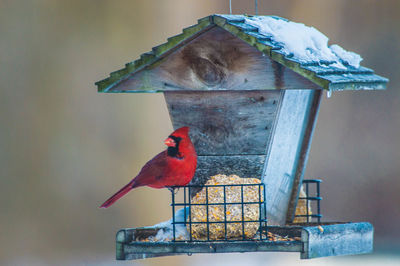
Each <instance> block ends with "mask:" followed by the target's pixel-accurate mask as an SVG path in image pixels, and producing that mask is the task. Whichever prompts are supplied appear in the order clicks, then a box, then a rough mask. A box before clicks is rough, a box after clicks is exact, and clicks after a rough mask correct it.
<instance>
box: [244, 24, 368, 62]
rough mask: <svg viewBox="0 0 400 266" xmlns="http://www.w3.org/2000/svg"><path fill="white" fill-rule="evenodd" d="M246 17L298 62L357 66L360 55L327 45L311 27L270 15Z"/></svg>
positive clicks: (324, 39)
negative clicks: (324, 62)
mask: <svg viewBox="0 0 400 266" xmlns="http://www.w3.org/2000/svg"><path fill="white" fill-rule="evenodd" d="M245 20H246V23H247V24H250V25H252V26H254V27H256V28H258V31H259V32H260V33H261V34H263V35H266V36H267V37H270V38H271V40H272V41H273V42H277V43H279V44H280V46H282V51H283V52H284V53H285V55H292V56H293V57H294V58H295V59H297V60H299V61H302V62H304V63H309V62H315V61H317V62H318V61H331V62H335V66H336V67H338V68H346V67H345V66H344V65H343V63H347V64H349V65H351V66H353V67H355V68H358V67H360V62H361V60H362V58H361V56H360V55H358V54H356V53H353V52H349V51H346V50H344V49H343V48H342V47H340V46H339V45H337V44H335V45H331V46H328V41H329V38H328V37H326V36H325V35H324V34H322V33H321V32H319V31H318V30H317V29H315V28H314V27H308V26H306V25H304V24H302V23H296V22H292V21H288V20H285V19H282V18H277V17H271V16H257V17H247V18H246V19H245Z"/></svg>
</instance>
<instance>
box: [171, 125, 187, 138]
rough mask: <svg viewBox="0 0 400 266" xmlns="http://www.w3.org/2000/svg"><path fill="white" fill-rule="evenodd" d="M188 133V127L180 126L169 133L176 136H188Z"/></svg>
mask: <svg viewBox="0 0 400 266" xmlns="http://www.w3.org/2000/svg"><path fill="white" fill-rule="evenodd" d="M188 134H189V127H181V128H178V129H177V130H175V131H174V132H172V134H171V135H172V136H176V137H185V136H188Z"/></svg>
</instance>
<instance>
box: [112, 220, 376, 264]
mask: <svg viewBox="0 0 400 266" xmlns="http://www.w3.org/2000/svg"><path fill="white" fill-rule="evenodd" d="M158 230H159V229H158V228H133V229H122V230H120V231H119V232H118V233H117V246H116V248H117V250H116V251H117V254H116V257H117V260H136V259H145V258H152V257H160V256H173V255H184V254H188V255H191V254H194V253H231V252H241V253H243V252H268V251H270V252H300V258H301V259H311V258H318V257H327V256H340V255H354V254H363V253H370V252H372V250H373V230H374V229H373V226H372V225H371V224H370V223H367V222H361V223H329V224H327V223H322V224H320V225H315V224H308V225H305V224H304V225H289V226H268V227H267V230H268V231H269V232H272V233H274V234H278V235H282V236H289V237H301V240H296V241H269V240H251V241H199V242H195V241H192V242H190V241H187V242H171V241H165V242H145V241H140V240H141V239H142V240H143V239H144V238H147V237H149V236H152V235H155V234H157V231H158Z"/></svg>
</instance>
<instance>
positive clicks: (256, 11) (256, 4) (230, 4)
mask: <svg viewBox="0 0 400 266" xmlns="http://www.w3.org/2000/svg"><path fill="white" fill-rule="evenodd" d="M254 10H255V14H256V16H258V0H254ZM229 14H230V15H232V0H229Z"/></svg>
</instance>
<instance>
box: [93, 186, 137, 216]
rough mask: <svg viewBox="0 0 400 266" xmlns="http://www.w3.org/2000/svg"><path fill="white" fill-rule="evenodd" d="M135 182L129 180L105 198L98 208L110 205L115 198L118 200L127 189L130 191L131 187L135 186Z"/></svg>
mask: <svg viewBox="0 0 400 266" xmlns="http://www.w3.org/2000/svg"><path fill="white" fill-rule="evenodd" d="M135 187H136V186H135V184H134V182H133V180H132V181H131V182H129V183H128V184H126V185H125V186H124V187H123V188H121V189H120V190H119V191H118V192H117V193H115V194H114V195H112V196H111V197H110V198H109V199H108V200H106V201H105V202H104V203H103V204H102V205H101V206H100V208H104V209H105V208H108V207H110V206H111V205H113V204H114V202H116V201H117V200H119V199H120V198H122V197H123V196H124V195H125V194H126V193H128V192H129V191H131V190H132V189H133V188H135Z"/></svg>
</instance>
